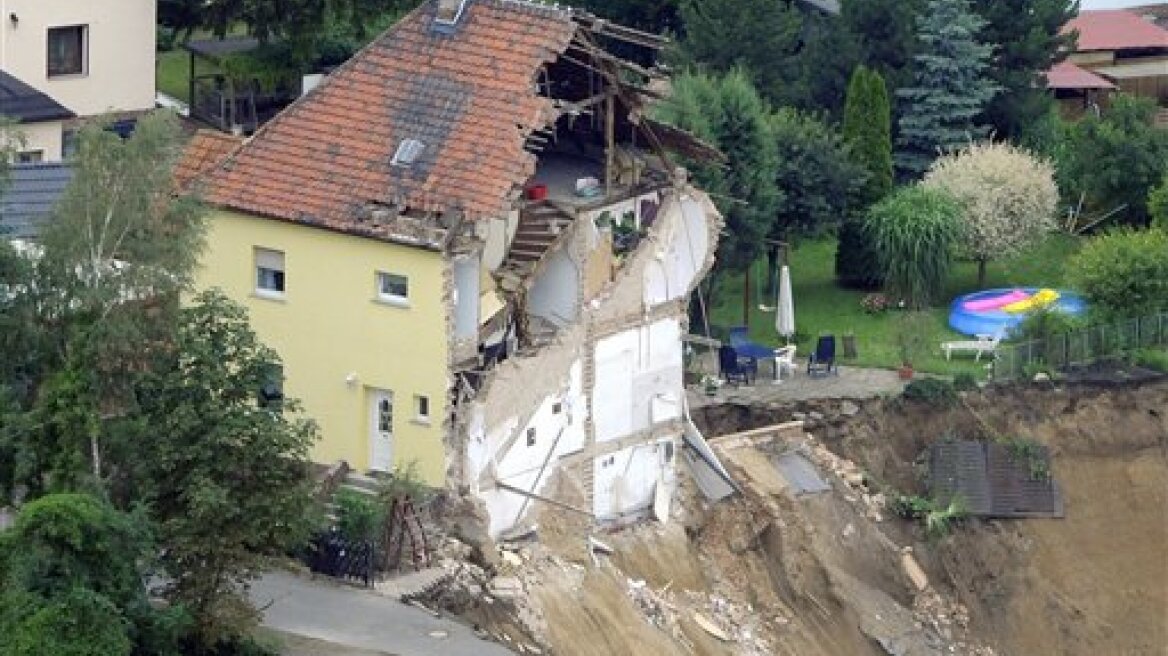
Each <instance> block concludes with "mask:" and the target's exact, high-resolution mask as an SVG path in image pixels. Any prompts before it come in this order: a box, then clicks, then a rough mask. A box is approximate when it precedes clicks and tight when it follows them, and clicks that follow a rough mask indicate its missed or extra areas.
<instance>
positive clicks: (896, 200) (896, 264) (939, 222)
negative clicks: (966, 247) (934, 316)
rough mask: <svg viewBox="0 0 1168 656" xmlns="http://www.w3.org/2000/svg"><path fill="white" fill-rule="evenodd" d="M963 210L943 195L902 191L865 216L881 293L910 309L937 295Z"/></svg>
mask: <svg viewBox="0 0 1168 656" xmlns="http://www.w3.org/2000/svg"><path fill="white" fill-rule="evenodd" d="M960 215H961V206H960V205H959V204H958V203H957V201H955V200H954V199H953V197H952V196H950V195H949V194H947V193H946V192H944V191H940V190H936V189H930V188H927V187H923V186H921V185H914V186H912V187H905V188H902V189H900V190H899V191H896V192H895V193H893V194H892V195H891V196H889V197H888V198H886V199H884V200H882V201H880V202H879V203H877V204H876V205H875V206H873V207H872V209H871V210H870V211H869V212H868V219H867V222H866V224H865V225H866V227H867V230H868V233H869V234H870V235H871V237H872V241H873V243H874V244H875V245H876V251H877V252H878V253H879V260H880V270H881V271H883V273H884V285H885V289H886V290H887V291H888V292H889V293H890V294H892V295H893V296H894V297H895V298H900V299H904V301H905V302H906V303H907V304H908V306H909V307H910V308H912V309H920V308H924V307H927V306H928V305H929V304H930V303H931V302H932V301H933V300H934V299H936V298H937V297H939V296H940V295H941V288H942V286H943V285H944V283H945V279H946V278H947V277H948V276H949V268H950V265H951V264H952V260H953V255H952V253H953V249H954V247H955V246H956V244H957V239H958V236H959V232H958V219H959V217H960Z"/></svg>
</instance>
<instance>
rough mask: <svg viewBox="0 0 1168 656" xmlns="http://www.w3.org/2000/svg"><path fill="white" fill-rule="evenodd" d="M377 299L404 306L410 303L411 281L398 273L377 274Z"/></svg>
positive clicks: (381, 272) (380, 272) (382, 272)
mask: <svg viewBox="0 0 1168 656" xmlns="http://www.w3.org/2000/svg"><path fill="white" fill-rule="evenodd" d="M377 297H378V298H380V299H381V300H383V301H387V302H389V303H393V304H397V305H403V304H408V303H409V301H410V279H409V277H407V276H403V275H400V274H396V273H386V272H384V271H378V272H377Z"/></svg>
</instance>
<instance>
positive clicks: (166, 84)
mask: <svg viewBox="0 0 1168 656" xmlns="http://www.w3.org/2000/svg"><path fill="white" fill-rule="evenodd" d="M190 56H191V55H190V53H189V52H187V51H186V50H183V49H181V48H175V49H174V50H170V51H167V52H160V53H158V73H157V78H156V81H155V84H156V85H157V86H158V90H159V91H161V92H162V93H165V94H166V95H168V96H173V97H175V98H178V99H179V100H181V101H183V102H185V103H186V102H190V100H191V93H190V91H191V89H190V73H191V71H190V66H191V60H190Z"/></svg>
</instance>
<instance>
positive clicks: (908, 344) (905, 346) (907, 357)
mask: <svg viewBox="0 0 1168 656" xmlns="http://www.w3.org/2000/svg"><path fill="white" fill-rule="evenodd" d="M896 323H897V325H896V350H897V353H898V354H899V355H900V362H901V364H912V363H914V362H917V361H919V360H920V358H923V357H924V356H925V355H926V353H928V348H929V334H930V328H931V327H932V323H933V317H931V316H930V315H929V314H928V313H927V312H905V313H904V314H901V315H900V316H899V317H897V322H896Z"/></svg>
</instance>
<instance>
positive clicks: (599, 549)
mask: <svg viewBox="0 0 1168 656" xmlns="http://www.w3.org/2000/svg"><path fill="white" fill-rule="evenodd" d="M588 547H589V548H590V549H592V551H594V552H596V553H602V554H605V555H611V554H612V553H613V548H612V547H610V546H608V545H607V544H605V543H603V542H601V541H600V540H597V539H596V538H594V537H589V538H588Z"/></svg>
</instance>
